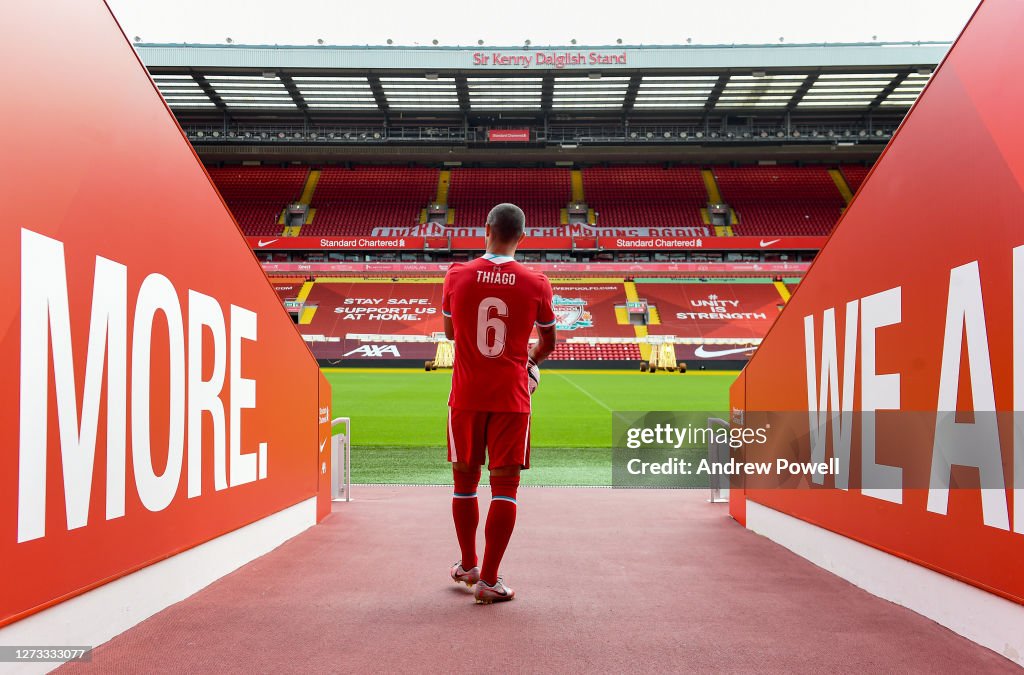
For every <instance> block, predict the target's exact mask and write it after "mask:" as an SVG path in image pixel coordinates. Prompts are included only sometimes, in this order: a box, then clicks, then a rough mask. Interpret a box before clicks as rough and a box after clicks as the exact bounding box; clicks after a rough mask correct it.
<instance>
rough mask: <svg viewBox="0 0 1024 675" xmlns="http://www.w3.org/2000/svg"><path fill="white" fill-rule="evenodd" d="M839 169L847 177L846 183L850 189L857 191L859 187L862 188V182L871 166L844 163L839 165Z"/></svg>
mask: <svg viewBox="0 0 1024 675" xmlns="http://www.w3.org/2000/svg"><path fill="white" fill-rule="evenodd" d="M839 170H840V171H842V172H843V177H844V178H845V179H846V184H847V185H849V186H850V189H851V190H852V191H853V192H854V193H856V192H857V189H858V188H860V184H861V183H863V182H864V179H865V178H867V176H868V171H870V170H871V167H867V166H861V165H860V164H844V165H843V166H841V167H839Z"/></svg>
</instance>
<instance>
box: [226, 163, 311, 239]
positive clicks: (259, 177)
mask: <svg viewBox="0 0 1024 675" xmlns="http://www.w3.org/2000/svg"><path fill="white" fill-rule="evenodd" d="M207 171H209V173H210V177H211V178H212V179H213V182H214V184H215V185H216V186H217V189H218V190H219V191H220V194H221V196H222V197H224V201H225V202H227V204H228V208H230V209H231V212H232V213H233V214H234V216H235V220H237V221H238V224H239V225H241V226H242V231H243V232H245V233H246V234H247V235H250V236H254V237H260V236H274V235H279V234H281V230H282V226H281V225H279V224H278V219H279V218H280V216H281V212H282V210H284V208H285V206H287V205H288V204H289V203H290V202H293V201H296V200H297V199H299V197H300V196H301V194H302V187H303V185H304V184H305V182H306V176H308V175H309V167H305V166H301V167H271V166H230V167H208V168H207Z"/></svg>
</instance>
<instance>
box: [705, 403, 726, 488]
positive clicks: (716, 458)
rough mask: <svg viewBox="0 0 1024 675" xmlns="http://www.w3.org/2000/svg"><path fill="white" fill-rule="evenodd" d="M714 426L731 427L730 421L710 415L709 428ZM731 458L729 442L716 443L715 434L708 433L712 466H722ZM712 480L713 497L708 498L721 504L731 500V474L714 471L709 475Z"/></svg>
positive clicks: (709, 455) (709, 460)
mask: <svg viewBox="0 0 1024 675" xmlns="http://www.w3.org/2000/svg"><path fill="white" fill-rule="evenodd" d="M712 426H720V427H725V428H726V429H728V428H729V423H728V422H727V421H725V420H723V419H722V418H721V417H709V418H708V429H710V428H711V427H712ZM728 460H729V444H728V443H725V444H723V443H716V442H715V435H714V434H709V435H708V464H710V465H711V466H713V467H715V466H721V465H722V464H724V463H725V462H727V461H728ZM709 480H710V482H711V498H710V499H708V501H709V502H711V503H712V504H719V503H722V502H728V501H729V476H727V475H723V474H720V473H717V472H713V473H712V474H711V475H710V476H709Z"/></svg>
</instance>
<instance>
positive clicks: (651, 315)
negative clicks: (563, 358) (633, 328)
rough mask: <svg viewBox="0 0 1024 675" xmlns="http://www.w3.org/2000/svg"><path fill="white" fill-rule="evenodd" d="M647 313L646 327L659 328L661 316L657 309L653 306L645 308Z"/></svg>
mask: <svg viewBox="0 0 1024 675" xmlns="http://www.w3.org/2000/svg"><path fill="white" fill-rule="evenodd" d="M647 311H648V317H647V325H648V326H660V325H661V314H660V313H659V312H658V308H657V307H655V306H654V305H648V306H647Z"/></svg>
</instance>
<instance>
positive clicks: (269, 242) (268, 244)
mask: <svg viewBox="0 0 1024 675" xmlns="http://www.w3.org/2000/svg"><path fill="white" fill-rule="evenodd" d="M275 241H277V239H271V240H270V241H263V240H262V239H260V240H259V241H258V242H256V245H257V246H259V247H260V248H263V247H264V246H270V245H271V244H273V243H274V242H275ZM761 245H762V246H764V244H761Z"/></svg>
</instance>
